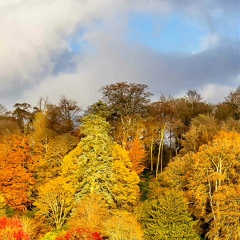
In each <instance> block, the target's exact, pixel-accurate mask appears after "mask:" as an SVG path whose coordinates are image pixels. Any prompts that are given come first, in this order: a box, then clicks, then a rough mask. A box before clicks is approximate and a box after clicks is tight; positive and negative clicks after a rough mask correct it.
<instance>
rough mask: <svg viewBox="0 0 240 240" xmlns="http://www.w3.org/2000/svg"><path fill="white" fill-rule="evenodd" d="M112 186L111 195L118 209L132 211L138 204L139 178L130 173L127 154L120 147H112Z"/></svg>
mask: <svg viewBox="0 0 240 240" xmlns="http://www.w3.org/2000/svg"><path fill="white" fill-rule="evenodd" d="M112 155H113V159H114V163H113V186H112V189H111V191H112V194H113V196H114V199H115V201H116V203H117V207H118V208H122V209H127V210H129V211H132V210H133V208H134V207H135V206H137V204H138V203H139V194H140V189H139V186H138V184H139V182H140V179H139V176H138V175H137V173H136V172H135V171H132V163H131V160H130V159H129V156H128V152H127V151H126V150H125V149H123V148H122V147H121V146H120V145H118V144H115V145H114V146H113V153H112Z"/></svg>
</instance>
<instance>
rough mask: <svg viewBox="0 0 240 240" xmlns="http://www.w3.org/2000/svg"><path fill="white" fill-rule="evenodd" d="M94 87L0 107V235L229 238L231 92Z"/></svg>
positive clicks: (234, 208)
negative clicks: (82, 99)
mask: <svg viewBox="0 0 240 240" xmlns="http://www.w3.org/2000/svg"><path fill="white" fill-rule="evenodd" d="M100 91H101V93H102V98H101V100H99V101H98V102H96V103H94V104H92V105H91V106H89V107H88V109H87V110H85V111H83V110H82V109H81V107H80V106H79V105H78V103H77V102H76V101H74V100H72V99H69V98H67V97H65V96H62V97H61V98H60V100H59V102H58V103H57V104H52V103H50V102H49V101H48V100H47V99H43V98H41V99H40V100H39V102H38V103H37V106H35V107H32V106H31V105H30V104H28V103H16V104H15V105H14V110H13V111H11V112H10V111H8V110H7V109H6V108H5V107H4V106H2V105H1V106H0V216H1V218H0V238H1V239H2V236H5V237H6V236H8V237H9V239H25V240H27V239H45V240H47V239H49V240H51V239H52V240H54V239H58V240H61V239H62V240H63V239H114V240H118V239H119V240H120V239H126V240H129V239H130V240H131V239H132V240H133V239H201V238H202V239H240V235H239V227H240V222H239V219H240V211H239V210H240V197H239V196H240V195H239V191H240V185H239V176H240V175H239V174H240V134H239V132H240V121H239V119H240V88H237V89H236V90H235V91H233V92H230V93H229V95H228V96H226V98H225V100H224V101H223V102H221V103H219V104H210V103H207V102H205V101H204V99H203V98H202V96H201V95H200V94H199V93H198V92H197V91H195V90H189V91H188V92H187V93H186V96H184V97H181V98H173V97H171V96H164V95H162V96H160V97H159V101H157V102H151V101H150V98H151V95H152V94H151V93H150V92H149V88H148V86H147V85H144V84H135V83H126V82H120V83H116V84H110V85H106V86H103V87H102V88H101V89H100ZM19 236H20V237H19ZM17 237H18V238H17Z"/></svg>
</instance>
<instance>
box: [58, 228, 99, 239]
mask: <svg viewBox="0 0 240 240" xmlns="http://www.w3.org/2000/svg"><path fill="white" fill-rule="evenodd" d="M56 240H102V238H101V236H100V234H99V233H97V232H91V231H89V230H87V229H84V228H78V229H75V230H71V231H69V232H67V233H66V234H65V235H64V236H63V237H57V238H56Z"/></svg>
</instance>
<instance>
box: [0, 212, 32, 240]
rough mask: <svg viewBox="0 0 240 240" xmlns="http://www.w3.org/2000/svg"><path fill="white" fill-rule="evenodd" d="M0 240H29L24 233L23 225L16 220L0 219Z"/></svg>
mask: <svg viewBox="0 0 240 240" xmlns="http://www.w3.org/2000/svg"><path fill="white" fill-rule="evenodd" d="M0 239H9V240H30V237H29V236H28V234H27V233H25V231H24V227H23V224H22V222H21V220H19V219H18V218H7V217H2V218H0Z"/></svg>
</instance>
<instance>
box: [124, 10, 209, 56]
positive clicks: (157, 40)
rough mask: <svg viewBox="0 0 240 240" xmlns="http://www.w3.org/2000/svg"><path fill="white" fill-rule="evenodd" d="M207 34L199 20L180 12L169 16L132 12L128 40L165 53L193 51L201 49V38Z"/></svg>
mask: <svg viewBox="0 0 240 240" xmlns="http://www.w3.org/2000/svg"><path fill="white" fill-rule="evenodd" d="M206 34H208V31H207V29H206V28H204V27H203V26H201V25H199V23H198V22H197V21H190V20H189V19H186V18H184V16H182V15H181V14H178V13H171V14H170V15H168V16H158V15H156V14H150V13H148V14H142V13H132V14H131V16H130V17H129V25H128V31H127V35H126V40H127V41H130V42H132V43H138V44H142V45H145V46H148V47H150V48H152V49H154V50H156V51H161V52H164V53H171V52H181V53H192V52H195V51H198V50H199V49H200V45H201V43H200V39H201V37H203V36H205V35H206Z"/></svg>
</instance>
